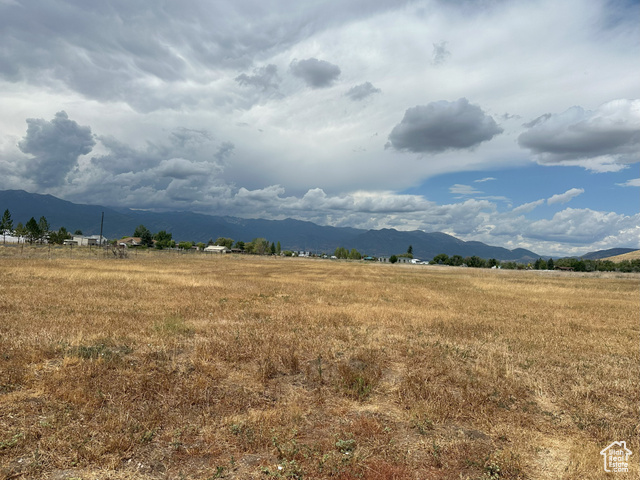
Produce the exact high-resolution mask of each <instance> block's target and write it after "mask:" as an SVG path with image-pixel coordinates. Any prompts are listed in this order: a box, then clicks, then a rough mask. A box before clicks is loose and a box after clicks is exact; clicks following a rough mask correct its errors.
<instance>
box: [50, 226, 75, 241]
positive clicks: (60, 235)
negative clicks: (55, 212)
mask: <svg viewBox="0 0 640 480" xmlns="http://www.w3.org/2000/svg"><path fill="white" fill-rule="evenodd" d="M68 238H71V234H70V233H69V232H67V229H66V228H64V227H60V228H59V229H58V231H57V232H51V233H50V234H49V241H50V242H51V243H57V244H58V245H62V244H63V243H64V241H65V240H67V239H68Z"/></svg>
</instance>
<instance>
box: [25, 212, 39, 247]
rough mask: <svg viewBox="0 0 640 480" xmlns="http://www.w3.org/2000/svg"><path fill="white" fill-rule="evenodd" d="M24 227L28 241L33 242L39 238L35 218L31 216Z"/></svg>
mask: <svg viewBox="0 0 640 480" xmlns="http://www.w3.org/2000/svg"><path fill="white" fill-rule="evenodd" d="M24 229H25V235H26V237H27V241H28V242H29V243H33V242H35V241H36V240H37V239H39V238H40V226H39V225H38V222H36V219H35V218H33V217H31V218H30V219H29V221H28V222H27V223H26V225H25V226H24Z"/></svg>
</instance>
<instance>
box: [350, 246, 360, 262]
mask: <svg viewBox="0 0 640 480" xmlns="http://www.w3.org/2000/svg"><path fill="white" fill-rule="evenodd" d="M349 258H350V259H351V260H360V259H361V258H362V255H361V254H360V252H359V251H358V250H356V249H355V248H352V249H351V251H350V252H349Z"/></svg>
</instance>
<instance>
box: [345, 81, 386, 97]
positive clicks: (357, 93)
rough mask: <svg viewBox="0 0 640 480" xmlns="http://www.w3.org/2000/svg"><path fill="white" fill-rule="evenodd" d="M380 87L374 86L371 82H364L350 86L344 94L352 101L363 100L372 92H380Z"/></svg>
mask: <svg viewBox="0 0 640 480" xmlns="http://www.w3.org/2000/svg"><path fill="white" fill-rule="evenodd" d="M380 91H381V90H380V89H379V88H376V87H374V86H373V85H372V84H371V82H365V83H363V84H361V85H356V86H355V87H351V88H350V89H349V90H348V91H347V93H345V95H346V96H347V97H349V98H350V99H351V100H353V101H358V100H364V99H365V98H367V97H369V96H371V95H373V94H374V93H380Z"/></svg>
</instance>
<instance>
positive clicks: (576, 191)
mask: <svg viewBox="0 0 640 480" xmlns="http://www.w3.org/2000/svg"><path fill="white" fill-rule="evenodd" d="M583 193H584V188H571V189H569V190H567V191H566V192H564V193H559V194H557V195H553V196H552V197H549V198H548V199H547V205H554V204H556V203H560V204H562V203H567V202H568V201H570V200H571V199H573V198H575V197H577V196H578V195H582V194H583Z"/></svg>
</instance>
